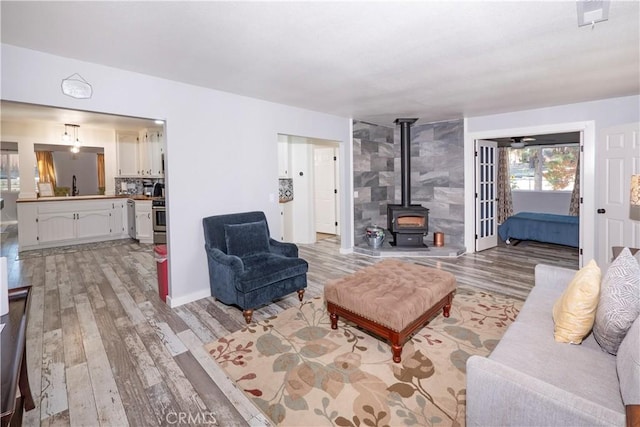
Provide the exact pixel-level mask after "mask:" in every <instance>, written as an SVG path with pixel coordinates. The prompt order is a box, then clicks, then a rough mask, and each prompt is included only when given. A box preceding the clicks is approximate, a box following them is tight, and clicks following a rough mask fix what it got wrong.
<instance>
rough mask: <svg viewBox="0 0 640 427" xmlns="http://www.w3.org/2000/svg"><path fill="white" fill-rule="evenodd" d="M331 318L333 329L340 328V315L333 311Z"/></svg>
mask: <svg viewBox="0 0 640 427" xmlns="http://www.w3.org/2000/svg"><path fill="white" fill-rule="evenodd" d="M329 319H331V329H338V315H337V314H335V313H331V314H329Z"/></svg>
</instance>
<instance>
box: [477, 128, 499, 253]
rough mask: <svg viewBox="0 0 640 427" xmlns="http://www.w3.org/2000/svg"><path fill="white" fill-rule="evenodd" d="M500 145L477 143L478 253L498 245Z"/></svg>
mask: <svg viewBox="0 0 640 427" xmlns="http://www.w3.org/2000/svg"><path fill="white" fill-rule="evenodd" d="M497 165H498V143H497V142H495V141H484V140H477V141H476V167H475V169H476V251H483V250H485V249H489V248H493V247H495V246H497V245H498V233H497V232H498V222H497V220H496V215H497V206H496V196H497V182H496V179H497V176H498V170H497V169H498V167H497Z"/></svg>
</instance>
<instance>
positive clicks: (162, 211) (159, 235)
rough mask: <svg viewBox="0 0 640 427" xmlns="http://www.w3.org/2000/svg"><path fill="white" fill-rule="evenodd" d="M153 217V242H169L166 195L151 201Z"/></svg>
mask: <svg viewBox="0 0 640 427" xmlns="http://www.w3.org/2000/svg"><path fill="white" fill-rule="evenodd" d="M151 213H152V218H153V243H156V244H157V243H167V211H166V207H165V200H164V197H158V198H154V199H153V200H152V201H151Z"/></svg>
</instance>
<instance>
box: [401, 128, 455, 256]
mask: <svg viewBox="0 0 640 427" xmlns="http://www.w3.org/2000/svg"><path fill="white" fill-rule="evenodd" d="M394 141H395V144H394V148H395V150H396V153H397V158H396V159H395V170H396V171H397V174H396V175H395V176H396V194H397V197H396V199H395V202H394V203H400V202H401V200H400V199H401V190H400V183H401V178H400V128H397V129H395V131H394ZM411 203H419V204H422V206H424V207H425V208H428V209H429V233H428V234H427V237H426V238H425V243H426V244H427V245H428V246H431V245H433V233H434V232H436V231H440V232H443V233H444V235H445V244H446V245H461V246H463V245H464V124H463V121H462V120H453V121H447V122H437V123H426V124H420V121H418V122H416V124H414V125H413V126H412V127H411Z"/></svg>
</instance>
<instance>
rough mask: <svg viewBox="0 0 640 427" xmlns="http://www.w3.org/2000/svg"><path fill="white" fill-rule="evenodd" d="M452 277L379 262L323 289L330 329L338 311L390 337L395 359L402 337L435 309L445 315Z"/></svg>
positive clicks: (432, 270)
mask: <svg viewBox="0 0 640 427" xmlns="http://www.w3.org/2000/svg"><path fill="white" fill-rule="evenodd" d="M455 290H456V278H455V277H454V276H453V274H451V273H447V272H446V271H442V270H438V269H435V268H429V267H423V266H420V265H416V264H410V263H406V262H402V261H398V260H395V259H388V260H384V261H381V262H379V263H377V264H375V265H372V266H369V267H366V268H363V269H362V270H358V271H356V272H355V273H353V274H350V275H348V276H345V277H343V278H341V279H337V280H333V281H331V282H329V283H328V284H327V285H326V286H325V288H324V296H325V299H326V301H327V311H328V312H329V315H330V318H331V328H332V329H337V328H338V317H339V316H342V317H343V318H344V319H346V320H350V321H351V322H353V323H355V324H356V325H358V326H360V327H362V328H363V329H366V330H368V331H369V332H372V333H374V334H376V335H378V336H381V337H383V338H387V339H388V340H389V341H391V349H392V352H393V361H394V362H396V363H398V362H400V360H401V358H400V355H401V354H402V347H403V346H404V343H405V342H406V340H407V339H408V338H409V337H410V336H411V334H413V333H414V332H415V331H417V330H418V329H419V328H421V327H422V326H424V325H425V324H426V323H427V322H428V321H429V320H430V319H431V318H432V317H433V316H434V315H435V314H436V313H437V312H438V311H439V310H440V309H442V310H443V314H444V317H449V310H450V309H451V301H452V300H453V293H454V292H455Z"/></svg>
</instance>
